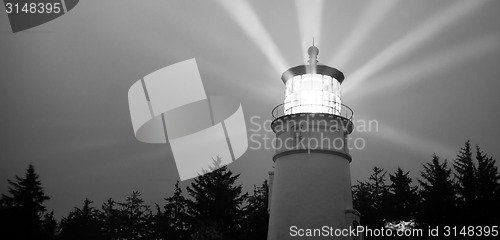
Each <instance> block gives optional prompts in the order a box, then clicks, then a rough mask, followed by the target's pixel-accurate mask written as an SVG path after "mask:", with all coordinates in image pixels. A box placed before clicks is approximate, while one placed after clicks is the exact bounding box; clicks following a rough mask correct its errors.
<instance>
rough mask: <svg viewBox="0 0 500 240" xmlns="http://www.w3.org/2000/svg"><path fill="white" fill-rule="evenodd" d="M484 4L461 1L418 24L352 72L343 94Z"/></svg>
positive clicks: (467, 0) (478, 1)
mask: <svg viewBox="0 0 500 240" xmlns="http://www.w3.org/2000/svg"><path fill="white" fill-rule="evenodd" d="M485 2H486V1H481V0H474V1H470V0H462V1H461V2H459V3H457V4H455V5H454V6H452V7H450V8H447V9H446V10H445V11H444V12H439V13H437V14H435V15H434V16H433V17H431V18H430V19H429V20H427V21H425V22H424V23H422V24H420V25H419V26H418V27H417V29H416V30H414V31H412V32H410V33H409V34H407V35H405V36H404V37H403V38H401V39H399V40H398V41H396V42H395V43H393V44H392V45H390V46H389V47H387V48H386V49H385V50H383V51H382V52H380V53H379V54H378V55H376V56H375V57H374V58H372V59H371V60H370V61H369V62H368V63H366V64H365V65H364V66H362V67H361V68H360V69H359V70H357V71H356V72H354V73H353V74H352V75H351V77H350V78H349V81H347V82H346V86H344V88H343V92H344V93H348V92H349V91H350V90H352V89H354V88H355V87H356V86H357V85H359V84H360V83H361V82H363V81H364V80H366V79H367V78H368V77H370V76H372V75H373V74H374V73H376V72H377V71H380V70H381V69H382V68H384V67H386V66H387V65H389V64H390V63H392V62H393V61H395V60H397V59H399V58H401V57H402V56H404V55H406V54H408V53H410V52H412V51H414V50H415V49H416V48H417V47H418V46H419V45H421V44H422V43H425V42H426V41H427V40H429V39H430V38H432V37H433V36H435V35H436V34H438V33H441V31H442V30H443V29H444V28H445V27H448V26H449V25H451V24H453V23H457V22H458V20H459V19H461V18H464V17H465V16H466V15H467V14H469V13H471V12H473V11H474V10H476V9H478V8H479V7H480V6H482V5H483V4H484V3H485Z"/></svg>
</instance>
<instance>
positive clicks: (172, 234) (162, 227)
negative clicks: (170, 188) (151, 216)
mask: <svg viewBox="0 0 500 240" xmlns="http://www.w3.org/2000/svg"><path fill="white" fill-rule="evenodd" d="M165 200H166V201H167V203H166V204H165V206H164V207H163V209H164V211H163V212H162V211H161V209H160V207H159V206H158V205H156V208H157V215H156V217H155V229H156V232H158V233H159V235H160V237H161V238H162V239H178V240H184V239H188V234H187V223H186V220H187V215H186V211H187V206H186V199H185V198H184V196H183V195H182V189H181V188H180V187H179V181H177V182H176V183H175V188H174V194H173V195H172V196H171V197H169V198H166V199H165Z"/></svg>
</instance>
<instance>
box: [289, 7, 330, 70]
mask: <svg viewBox="0 0 500 240" xmlns="http://www.w3.org/2000/svg"><path fill="white" fill-rule="evenodd" d="M295 7H296V10H297V16H298V18H299V29H300V37H301V43H302V48H301V49H302V53H303V54H304V60H307V59H308V55H307V54H306V53H307V51H305V50H306V49H308V48H309V46H311V45H312V41H313V38H314V45H315V46H319V43H320V40H321V16H322V8H323V0H295Z"/></svg>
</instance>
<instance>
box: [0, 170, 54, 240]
mask: <svg viewBox="0 0 500 240" xmlns="http://www.w3.org/2000/svg"><path fill="white" fill-rule="evenodd" d="M15 178H16V181H11V180H8V183H9V190H8V191H9V194H10V195H4V194H2V200H1V206H2V207H1V211H0V219H1V220H0V222H1V226H2V228H4V229H3V230H2V232H3V233H4V234H6V235H7V236H10V237H12V238H14V239H40V238H41V236H44V234H43V232H44V229H43V227H44V226H43V224H42V223H43V217H44V216H45V213H46V207H45V206H44V202H45V201H47V200H49V199H50V197H48V196H47V195H45V192H44V190H43V187H42V183H41V181H40V180H39V176H38V174H36V173H35V168H34V166H33V165H32V164H30V165H29V166H28V169H27V170H26V174H25V177H24V178H21V177H18V176H15ZM46 232H47V231H46ZM46 237H47V238H51V237H50V236H46Z"/></svg>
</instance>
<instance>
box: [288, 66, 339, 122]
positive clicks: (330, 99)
mask: <svg viewBox="0 0 500 240" xmlns="http://www.w3.org/2000/svg"><path fill="white" fill-rule="evenodd" d="M340 106H341V103H340V83H339V82H338V81H337V80H336V79H333V78H331V77H330V76H326V75H320V74H304V75H299V76H295V77H293V78H291V79H288V81H287V82H286V90H285V114H287V115H288V114H295V113H329V114H335V115H340Z"/></svg>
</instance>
